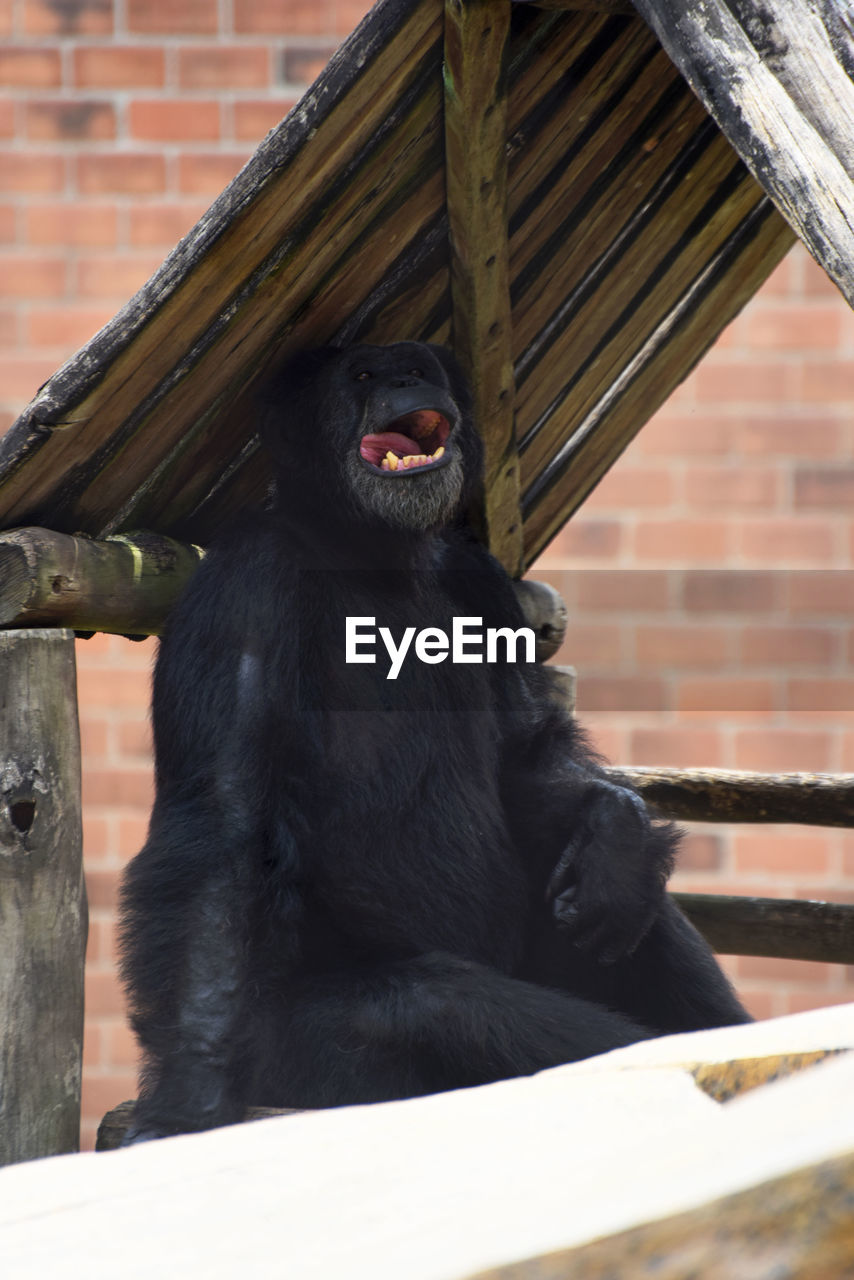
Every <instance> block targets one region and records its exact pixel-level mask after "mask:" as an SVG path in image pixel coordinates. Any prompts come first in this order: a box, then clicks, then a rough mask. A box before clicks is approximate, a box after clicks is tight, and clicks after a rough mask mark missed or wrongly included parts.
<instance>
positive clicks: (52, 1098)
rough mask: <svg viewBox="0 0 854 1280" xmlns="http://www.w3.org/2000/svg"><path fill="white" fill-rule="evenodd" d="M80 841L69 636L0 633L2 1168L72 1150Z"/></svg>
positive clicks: (78, 1021) (78, 1025)
mask: <svg viewBox="0 0 854 1280" xmlns="http://www.w3.org/2000/svg"><path fill="white" fill-rule="evenodd" d="M82 844H83V840H82V826H81V803H80V734H79V729H78V721H77V687H76V675H75V663H74V635H73V633H72V632H71V631H67V630H47V629H44V630H43V629H38V630H22V631H7V632H0V1164H12V1163H13V1162H15V1161H18V1160H32V1159H34V1158H35V1157H38V1156H49V1155H56V1154H58V1153H60V1152H65V1151H76V1150H77V1149H78V1145H79V1130H80V1077H81V1056H82V1046H83V958H84V950H85V946H86V926H87V916H86V895H85V889H84V884H83V860H82Z"/></svg>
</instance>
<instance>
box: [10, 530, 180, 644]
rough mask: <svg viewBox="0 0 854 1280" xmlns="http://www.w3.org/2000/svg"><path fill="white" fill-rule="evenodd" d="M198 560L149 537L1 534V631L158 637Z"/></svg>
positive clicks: (49, 532) (159, 538) (30, 532)
mask: <svg viewBox="0 0 854 1280" xmlns="http://www.w3.org/2000/svg"><path fill="white" fill-rule="evenodd" d="M202 555H203V552H202V550H201V548H200V547H196V546H188V545H186V544H185V543H181V542H175V541H174V540H173V539H172V538H165V537H163V536H162V535H159V534H153V533H136V534H128V535H126V536H118V537H115V538H113V539H111V540H109V541H105V542H96V541H94V540H93V539H90V538H82V537H78V538H72V537H71V536H70V535H68V534H63V533H54V532H53V531H52V530H49V529H32V528H31V529H13V530H12V531H10V532H8V533H2V534H0V627H33V626H50V625H52V626H63V627H73V628H74V630H75V631H111V632H114V633H116V634H118V635H131V636H141V635H160V633H161V630H162V628H163V624H164V622H165V621H166V618H167V616H168V614H169V611H170V609H171V608H172V606H173V605H174V604H175V601H176V600H177V599H178V596H179V595H180V594H181V591H182V590H183V589H184V587H185V585H186V583H187V581H188V580H189V578H190V575H191V574H192V573H193V571H194V570H195V568H196V566H197V565H198V563H199V560H200V559H201V557H202Z"/></svg>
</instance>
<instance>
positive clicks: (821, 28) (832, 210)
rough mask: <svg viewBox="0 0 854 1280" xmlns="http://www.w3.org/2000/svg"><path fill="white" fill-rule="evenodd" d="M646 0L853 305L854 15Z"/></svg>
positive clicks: (743, 152)
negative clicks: (851, 19) (845, 18)
mask: <svg viewBox="0 0 854 1280" xmlns="http://www.w3.org/2000/svg"><path fill="white" fill-rule="evenodd" d="M635 7H636V9H637V10H638V12H639V13H640V14H641V15H642V16H643V17H644V18H645V19H646V21H647V22H648V23H649V25H650V26H651V27H652V29H653V31H654V32H655V33H656V35H657V36H658V38H659V40H660V41H661V43H662V45H663V46H664V48H665V49H666V50H667V53H668V54H669V56H670V57H671V58H672V59H673V61H674V62H675V63H676V65H677V66H678V67H679V69H680V71H681V72H682V74H683V75H684V76H685V78H686V80H687V81H688V82H689V84H690V85H691V87H692V89H694V91H695V93H696V94H697V95H698V97H699V98H700V99H701V101H702V102H703V103H704V105H705V107H706V109H707V110H708V111H709V112H710V113H711V115H713V116H714V118H715V120H716V121H717V122H718V124H719V125H720V127H721V129H722V130H723V132H724V133H725V134H726V136H727V137H728V138H729V140H730V142H731V143H732V145H733V146H734V147H735V149H736V151H737V152H738V153H739V155H740V156H741V158H742V159H743V160H744V162H745V164H746V165H747V166H748V168H749V169H750V170H751V171H752V173H753V174H754V176H755V177H756V178H757V180H758V181H759V182H761V183H762V185H763V187H764V188H765V190H766V191H767V192H768V194H769V195H770V197H771V199H772V200H773V201H774V203H775V204H776V205H777V208H778V209H779V210H780V212H781V213H782V214H783V216H784V217H785V218H786V219H787V221H788V222H789V223H790V224H791V226H792V227H793V228H794V229H795V231H796V232H797V234H798V235H799V236H800V238H801V239H802V240H803V242H804V244H805V245H806V246H807V248H808V249H809V250H810V252H811V253H812V254H813V256H814V257H815V258H816V260H817V261H818V262H819V263H821V265H822V266H823V267H824V269H825V271H826V272H827V273H828V275H829V276H830V277H831V279H832V280H834V281H835V282H836V284H837V285H838V286H839V288H840V289H841V290H842V292H843V294H844V295H845V297H846V298H847V299H848V301H849V302H850V303H851V304H852V305H854V81H852V79H851V78H850V76H849V74H848V70H847V67H850V66H851V64H852V61H854V36H852V31H851V27H850V25H849V26H847V28H846V25H845V24H844V23H841V22H838V21H835V22H833V24H832V28H831V24H830V20H829V19H827V20H826V19H825V18H824V17H823V16H822V14H821V12H820V7H819V6H817V5H816V4H815V3H812V2H810V0H765V3H763V4H762V5H756V4H754V3H752V0H695V3H693V4H691V5H685V3H684V0H635ZM831 8H832V7H828V12H829V11H830V9H831ZM837 18H838V11H837Z"/></svg>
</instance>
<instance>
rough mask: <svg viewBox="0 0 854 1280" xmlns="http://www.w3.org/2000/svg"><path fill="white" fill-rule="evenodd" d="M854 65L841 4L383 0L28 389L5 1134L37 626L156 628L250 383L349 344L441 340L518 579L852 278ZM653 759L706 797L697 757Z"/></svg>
mask: <svg viewBox="0 0 854 1280" xmlns="http://www.w3.org/2000/svg"><path fill="white" fill-rule="evenodd" d="M852 73H854V35H852V31H851V27H850V24H848V22H847V20H846V17H845V14H844V13H843V11H842V10H841V9H840V7H839V6H838V5H836V4H834V2H833V0H769V2H768V3H766V4H764V5H763V6H761V8H759V7H757V6H755V5H753V4H750V3H748V2H747V0H726V3H725V2H724V0H693V3H692V4H691V5H690V6H688V5H685V4H684V3H682V2H681V0H636V3H635V4H634V6H633V5H631V4H629V3H628V0H532V2H530V3H528V2H526V0H380V3H379V4H377V6H376V7H375V8H374V9H373V10H372V11H371V13H370V14H369V15H368V16H367V17H366V18H365V20H364V21H363V22H362V24H361V25H360V26H359V28H358V29H357V30H356V31H355V32H354V33H353V35H352V36H351V37H350V39H349V40H347V41H346V42H345V44H344V45H343V46H342V47H341V49H340V50H339V52H338V53H337V54H336V55H335V57H334V58H333V59H332V61H331V62H330V64H329V66H328V67H327V68H326V70H325V71H324V72H323V74H322V75H321V76H320V78H319V79H318V81H317V82H316V83H315V85H314V86H313V87H312V89H311V90H310V91H309V93H308V94H307V95H306V96H305V98H304V99H303V100H302V101H301V102H300V103H299V104H298V106H297V107H296V108H294V110H293V111H292V112H291V113H290V115H289V116H288V118H287V119H286V120H285V121H284V122H283V123H282V124H281V125H280V126H279V127H278V128H277V129H275V130H274V131H273V132H272V133H271V134H270V135H269V136H268V138H267V139H266V140H265V141H264V142H263V143H262V144H261V146H260V147H259V148H258V150H257V152H256V154H255V156H254V157H253V158H252V160H251V161H250V162H249V164H248V165H247V166H246V167H245V168H244V169H243V171H242V172H241V173H240V174H239V175H238V176H237V177H236V178H235V180H234V181H233V182H232V183H231V184H230V186H229V187H228V188H227V189H226V190H225V191H224V192H223V194H222V195H221V196H220V197H219V199H218V200H217V201H216V202H215V203H214V204H213V206H212V207H211V209H210V210H209V212H208V213H207V214H206V215H205V216H204V217H203V218H202V219H201V221H200V222H199V224H198V225H197V226H196V227H195V228H194V229H193V231H191V232H190V234H189V235H188V236H187V237H185V239H184V240H183V241H182V242H181V243H180V244H179V245H178V246H177V248H176V249H175V250H174V251H173V253H172V254H171V255H170V256H169V258H168V259H167V260H166V262H165V263H164V264H163V266H162V267H161V269H160V270H159V271H158V272H157V273H156V274H155V276H154V277H152V279H151V280H150V281H149V283H148V284H147V285H145V286H144V287H143V289H141V290H140V292H139V293H138V294H137V295H136V297H135V298H134V299H132V300H131V301H130V302H129V303H128V305H127V306H126V307H125V308H124V309H123V310H122V311H121V312H120V313H119V314H118V315H117V316H116V317H115V319H114V320H113V321H111V322H110V324H108V325H107V326H106V327H105V328H104V329H103V330H102V331H101V332H100V333H99V334H98V335H96V337H95V338H93V339H92V341H91V342H89V343H88V344H87V346H86V347H84V348H83V349H82V350H81V351H80V352H79V353H78V354H77V355H76V356H74V357H72V359H71V360H69V361H68V362H67V363H66V364H65V365H64V366H63V367H62V368H61V369H60V370H59V371H58V372H57V373H56V374H55V375H54V377H52V378H51V379H50V380H49V381H48V383H47V384H46V385H45V386H44V387H43V388H42V389H41V391H40V392H39V393H38V395H37V396H36V398H35V399H34V400H33V402H32V403H31V404H30V405H29V406H28V408H27V409H26V410H25V411H24V413H23V414H22V415H21V417H20V418H19V420H18V421H17V423H15V424H14V426H13V427H12V428H11V430H10V431H9V433H8V434H7V436H6V437H5V439H4V440H3V441H2V442H0V528H4V529H6V530H10V531H11V532H7V533H6V534H4V535H0V574H2V581H0V626H2V627H3V628H5V629H6V630H5V631H0V649H2V652H3V659H4V671H3V675H4V685H5V689H6V693H5V696H4V701H3V716H4V718H5V724H4V728H5V731H6V732H5V737H6V742H7V758H6V759H4V760H0V845H2V851H3V853H4V856H5V855H7V856H5V860H4V870H3V879H2V880H0V891H2V898H0V905H2V907H3V910H4V915H5V921H4V924H5V929H6V933H5V941H4V943H3V944H2V945H3V948H4V949H5V950H4V951H3V959H4V961H5V962H6V963H5V964H4V965H3V970H2V973H3V976H2V978H0V1013H3V1014H5V1016H6V1018H7V1020H8V1018H9V1017H10V1016H11V1017H12V1018H13V1019H14V1025H15V1027H16V1034H15V1036H14V1037H13V1038H12V1039H13V1043H11V1044H7V1046H6V1047H5V1049H4V1074H5V1077H6V1087H5V1089H4V1102H3V1104H2V1107H3V1114H2V1115H0V1122H2V1123H0V1131H2V1130H3V1128H4V1124H5V1129H6V1133H7V1135H9V1134H11V1136H7V1138H6V1139H5V1144H6V1145H5V1148H4V1149H3V1150H2V1152H0V1159H5V1160H11V1159H20V1158H24V1157H26V1156H30V1155H37V1154H44V1153H47V1152H49V1151H55V1150H62V1149H68V1148H69V1147H72V1146H73V1145H74V1141H75V1135H76V1113H75V1106H76V1102H77V1100H78V1097H79V1045H80V1027H81V1016H82V1002H81V992H82V964H81V963H80V954H81V952H80V948H81V944H82V940H83V937H84V935H85V908H84V903H83V895H82V887H81V876H80V837H79V825H80V812H79V758H78V757H77V756H76V755H75V748H74V738H75V730H76V718H75V717H76V703H75V694H74V674H73V655H72V652H71V644H72V632H71V631H70V630H67V629H66V630H59V629H51V628H63V627H64V628H75V629H78V630H93V629H103V630H111V631H118V632H120V633H133V634H145V633H156V632H157V631H158V630H159V626H160V623H161V622H162V619H163V616H164V614H165V612H166V611H167V610H168V607H169V605H170V603H171V601H172V599H173V598H174V595H175V593H176V591H177V590H178V589H179V588H180V585H181V583H182V582H183V581H184V580H185V579H186V576H187V574H188V573H189V572H190V571H191V570H192V567H193V565H194V564H195V561H196V559H197V555H198V552H197V551H196V550H195V549H194V547H193V545H192V544H201V545H203V544H204V543H205V542H206V541H207V540H208V538H209V537H210V536H211V535H212V534H213V533H214V532H215V530H216V529H217V527H218V526H219V525H220V524H221V523H222V522H223V520H225V519H226V518H227V517H228V516H229V515H230V514H231V513H232V512H234V511H235V510H238V509H239V508H240V507H241V506H243V505H245V504H246V503H249V502H256V501H259V500H261V499H262V498H263V495H264V493H265V490H266V484H267V480H266V475H265V470H264V465H263V460H262V458H261V456H260V454H259V453H258V447H257V443H258V442H257V438H256V436H255V432H254V430H253V423H252V414H251V391H252V385H253V382H254V380H255V379H256V378H257V377H258V376H259V375H260V374H262V373H263V372H264V371H265V369H266V368H268V367H269V366H270V365H271V363H273V362H274V361H278V360H280V359H281V358H282V357H283V356H285V355H286V354H287V353H288V352H289V351H290V350H295V349H297V348H300V347H305V346H309V345H316V344H319V343H325V342H330V341H332V342H339V343H340V342H353V341H370V342H384V341H393V340H395V339H396V338H399V337H410V338H420V339H426V340H429V341H438V342H444V343H449V344H451V345H452V346H453V347H454V349H455V351H456V353H457V355H458V357H459V358H460V360H461V362H462V363H463V365H464V367H465V368H466V370H467V372H468V373H469V375H470V377H471V380H472V383H473V386H474V390H475V400H476V410H477V417H478V422H479V425H480V429H481V431H482V434H483V436H484V440H485V444H486V456H487V474H486V483H485V487H484V492H483V495H482V501H481V504H480V511H479V519H480V522H481V526H482V530H483V534H484V537H485V538H486V540H487V541H488V543H489V545H490V547H491V549H492V550H493V551H494V552H495V554H496V555H498V556H499V558H500V559H501V560H502V561H503V563H504V564H505V565H506V566H507V568H508V569H509V570H510V572H511V573H513V574H514V575H517V574H519V573H520V572H521V571H522V570H523V569H524V568H525V567H526V566H527V565H528V564H530V563H531V561H532V560H533V559H534V558H535V557H536V556H537V554H538V553H539V551H540V550H541V549H542V548H543V547H544V546H545V545H546V543H547V542H548V540H549V539H550V538H551V537H552V536H553V535H554V533H555V532H556V531H557V530H558V529H559V528H560V527H561V525H562V524H563V523H564V522H565V521H566V520H567V519H568V518H569V517H570V516H571V515H572V513H573V511H575V510H576V509H577V508H578V507H579V505H580V504H581V503H582V502H583V501H584V498H585V497H586V496H587V494H588V493H589V492H590V491H591V489H592V488H593V487H594V486H595V484H596V483H597V481H598V480H599V479H600V478H601V476H602V475H603V474H604V473H605V471H606V470H607V469H608V467H609V466H610V465H611V464H612V463H613V462H614V460H615V459H616V458H617V457H618V456H619V455H620V453H621V452H622V451H623V449H624V448H625V447H626V445H627V444H628V443H629V441H630V440H631V439H632V438H633V436H634V435H635V434H636V433H637V431H638V430H639V429H640V428H641V426H642V425H643V423H644V422H645V421H646V420H647V419H648V418H649V416H650V415H651V414H652V413H653V412H654V410H655V409H656V408H657V407H658V405H659V404H660V403H661V402H662V401H663V400H664V399H665V398H666V396H667V395H668V394H669V392H670V391H671V390H672V389H673V388H674V387H675V386H676V385H677V384H678V383H679V382H680V381H681V380H682V379H683V378H684V377H685V376H686V374H687V373H688V372H689V370H690V369H691V368H692V367H693V365H694V364H695V363H696V362H697V360H698V359H699V358H700V357H701V356H702V354H703V352H704V351H705V350H706V349H707V348H708V346H709V345H710V344H711V343H712V342H713V341H714V339H715V337H716V336H717V334H718V333H719V332H720V330H721V329H722V328H723V327H724V326H725V325H726V324H727V323H728V321H729V320H730V319H731V318H732V317H733V316H734V315H735V314H736V313H737V312H738V310H739V309H740V308H741V306H742V305H743V304H744V303H745V302H746V301H747V299H748V298H749V297H750V296H751V295H752V294H753V293H754V292H755V290H756V289H757V288H758V287H759V285H760V284H761V283H762V281H763V280H764V279H765V278H766V276H767V275H768V274H769V273H770V271H771V270H772V269H773V268H774V266H775V265H776V264H777V262H778V261H779V260H780V259H781V258H782V256H783V255H784V254H785V252H786V251H787V249H788V248H789V247H790V245H791V244H792V242H793V240H794V238H795V235H796V234H797V235H800V236H801V238H802V239H803V240H804V241H805V243H806V244H807V245H808V247H809V248H810V250H811V251H812V253H813V254H814V256H815V257H816V258H817V259H818V261H819V262H820V263H821V264H822V265H823V266H824V268H825V269H826V270H827V272H828V274H829V275H830V276H831V277H832V278H833V279H834V280H835V281H836V283H837V284H838V285H839V287H840V289H841V290H842V291H843V293H844V294H845V296H846V297H847V298H848V300H849V301H852V302H854V82H852ZM33 526H36V528H35V529H34V528H33ZM139 530H143V531H144V532H143V533H142V534H140V533H138V532H135V531H139ZM72 535H75V536H72ZM33 627H38V628H40V629H39V630H32V629H29V630H24V629H23V628H33ZM60 726H61V728H60ZM719 781H720V780H718V784H719ZM730 782H731V783H732V787H731V788H730V790H729V792H727V798H726V799H725V801H724V803H723V805H721V802H720V800H719V799H718V800H715V799H714V796H712V798H711V799H710V798H709V795H710V793H709V785H708V780H704V779H703V778H696V777H695V778H694V779H693V780H692V779H688V784H689V785H688V791H689V792H691V794H692V795H693V794H695V793H696V792H697V790H698V789H699V791H700V792H702V794H703V796H704V797H705V798H704V799H703V800H702V802H701V803H702V804H704V805H705V806H706V810H707V811H708V816H713V814H714V813H715V812H716V813H717V816H729V817H732V816H735V814H736V813H739V814H740V815H741V817H742V820H743V819H744V817H745V816H747V817H751V818H753V819H756V818H757V817H764V818H765V819H766V820H770V819H771V818H773V817H779V816H780V815H781V814H782V815H785V816H787V817H789V818H794V819H795V820H797V818H798V816H799V815H800V818H801V820H804V819H803V807H802V805H801V802H800V800H799V799H798V797H799V796H800V795H802V793H804V792H805V791H806V792H809V793H810V794H813V795H817V797H818V800H817V804H816V808H815V809H814V811H812V812H811V814H810V818H809V820H810V821H822V820H824V821H830V822H834V823H841V824H848V825H850V824H852V821H854V779H851V778H850V777H847V776H846V777H844V778H836V779H831V778H798V779H791V780H789V781H788V782H787V783H782V784H778V786H777V788H776V790H775V791H773V795H774V796H776V797H777V798H769V797H770V796H772V793H769V791H768V788H767V787H764V789H763V785H762V784H761V783H757V780H756V779H750V778H747V779H735V780H730ZM658 785H659V786H664V787H665V788H668V787H669V788H670V791H669V793H668V795H667V800H666V802H667V804H668V806H669V807H670V808H671V809H674V810H679V807H680V804H681V805H682V809H681V811H682V812H685V805H686V804H688V807H689V810H690V805H691V803H694V804H695V805H696V802H695V801H690V802H689V801H686V800H685V795H686V789H685V786H684V779H683V780H681V781H680V780H674V779H673V778H670V779H664V781H663V782H662V781H661V780H659V784H658ZM757 786H758V787H759V790H758V791H757ZM674 788H675V791H676V792H678V793H679V794H681V796H682V800H681V801H680V800H679V799H678V796H677V795H676V794H675V792H674ZM713 791H715V786H713ZM651 793H652V794H656V793H655V792H654V791H653V792H651ZM657 794H659V796H661V794H662V793H661V792H660V791H659V793H657ZM715 794H717V795H718V796H720V794H721V791H720V786H719V785H717V784H716V792H715ZM733 797H735V798H734V799H733ZM733 804H735V805H736V806H738V805H741V809H738V808H736V809H735V810H733V808H732V805H733ZM709 805H711V810H709ZM727 806H729V807H727ZM774 806H776V808H775V807H774ZM781 806H782V807H781ZM692 812H693V816H696V810H694V811H692ZM7 903H8V904H10V909H9V908H7V905H6V904H7ZM701 905H702V904H694V910H695V912H697V913H699V912H700V910H701ZM808 905H810V906H815V905H816V904H808ZM802 908H803V904H799V905H798V906H797V907H796V908H793V910H795V911H796V913H799V914H798V918H799V919H800V920H801V924H802V925H803V919H804V914H805V913H804V911H803V909H802ZM743 909H744V908H743V907H742V910H743ZM774 909H775V910H777V911H780V910H781V908H779V906H777V907H775V908H774ZM747 910H748V916H749V919H750V921H751V922H752V924H751V932H752V934H753V935H754V936H753V937H752V938H751V939H750V942H745V943H744V945H751V944H752V945H754V946H755V945H760V946H761V945H765V946H766V948H767V947H771V948H776V950H773V951H772V952H771V953H773V954H790V955H792V954H795V955H797V954H802V955H819V954H820V955H821V956H822V957H824V958H827V957H828V956H832V957H833V958H836V959H838V960H844V959H852V958H854V940H852V922H851V917H850V915H849V914H846V911H847V910H852V909H845V908H831V907H829V906H826V907H825V908H824V910H823V912H821V913H820V914H819V924H820V928H819V930H818V931H817V930H816V929H815V928H814V927H812V925H811V922H810V921H807V922H806V926H805V929H806V937H807V941H806V942H803V937H801V942H800V943H799V942H797V940H796V935H797V928H796V927H795V925H794V924H792V923H785V924H784V933H783V934H781V931H780V928H779V927H778V926H779V921H777V922H773V927H772V929H771V940H767V939H766V941H765V942H764V943H763V942H762V941H761V939H760V940H759V942H757V936H758V935H757V930H759V932H761V928H760V926H759V925H757V924H756V921H757V920H760V918H763V919H765V921H766V925H767V920H768V914H767V913H768V911H769V910H770V908H767V907H766V908H761V909H760V908H759V907H756V906H754V907H748V908H747ZM763 910H764V911H765V913H766V914H765V916H764V917H762V911H763ZM751 912H752V914H751ZM807 914H809V913H807ZM814 914H815V913H814ZM783 916H784V917H785V919H786V921H791V920H792V919H793V917H792V916H788V917H786V915H785V912H783ZM48 922H49V923H48ZM707 927H708V930H709V933H710V936H713V935H714V930H715V927H718V928H719V929H724V932H723V933H721V932H719V933H718V935H717V937H718V941H719V944H720V945H721V946H722V947H723V946H725V945H730V944H732V942H733V934H732V932H731V931H730V933H729V934H726V928H727V927H728V926H723V925H721V924H720V922H719V923H718V925H717V926H715V924H714V921H712V922H711V923H708V922H707ZM798 927H800V926H798ZM786 930H788V933H786ZM784 935H785V936H784ZM799 936H800V935H799ZM738 937H740V938H741V939H742V940H744V931H743V930H742V932H741V933H739V934H738ZM781 938H783V939H784V940H783V941H782V942H781ZM786 939H787V940H786ZM793 939H795V941H793ZM798 946H800V947H801V950H798V949H797V948H798ZM781 947H782V948H783V950H781ZM786 947H788V950H786ZM793 948H794V949H793ZM730 949H733V947H732V946H730ZM741 949H743V947H742V948H741ZM34 973H38V974H39V975H40V982H39V991H40V993H41V999H42V1004H41V1005H38V1004H37V1002H35V1001H34V1000H33V998H32V996H33V974H34ZM45 1002H46V1003H45ZM34 1063H40V1064H41V1070H40V1071H34V1069H33V1064H34ZM75 1063H76V1066H75ZM36 1076H39V1077H40V1078H41V1079H42V1080H45V1079H48V1080H51V1081H53V1082H54V1083H53V1085H52V1086H51V1088H52V1090H53V1092H52V1093H51V1096H49V1097H48V1096H47V1095H46V1094H45V1092H44V1088H41V1090H40V1089H39V1088H36V1083H35V1077H36ZM48 1092H49V1093H50V1089H49V1090H48ZM10 1108H14V1109H15V1112H16V1116H15V1123H14V1124H13V1125H12V1127H11V1129H10V1128H9V1123H8V1122H9V1116H10Z"/></svg>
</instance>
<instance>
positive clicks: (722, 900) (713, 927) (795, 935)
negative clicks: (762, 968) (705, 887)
mask: <svg viewBox="0 0 854 1280" xmlns="http://www.w3.org/2000/svg"><path fill="white" fill-rule="evenodd" d="M672 896H673V900H674V901H675V903H676V905H677V906H678V907H679V908H680V910H681V911H683V912H684V913H685V915H686V916H687V917H688V919H689V920H690V921H691V923H692V924H693V925H694V927H695V928H696V929H698V930H699V931H700V933H702V935H703V937H704V938H705V939H706V941H707V942H708V943H709V946H710V947H712V949H713V950H714V951H717V953H718V954H719V955H730V956H774V957H776V958H777V959H780V960H814V961H820V962H822V963H827V964H854V905H850V904H844V903H842V904H841V903H836V902H812V901H801V900H800V899H797V898H741V897H730V896H728V895H723V894H716V893H674V894H673V895H672Z"/></svg>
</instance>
